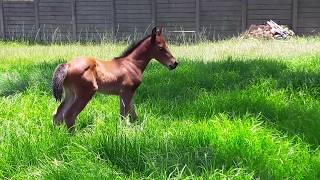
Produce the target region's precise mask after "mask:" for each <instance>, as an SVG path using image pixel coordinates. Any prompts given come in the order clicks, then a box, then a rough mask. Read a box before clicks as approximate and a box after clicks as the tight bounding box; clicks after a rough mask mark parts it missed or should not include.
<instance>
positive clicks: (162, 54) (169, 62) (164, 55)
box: [151, 27, 178, 70]
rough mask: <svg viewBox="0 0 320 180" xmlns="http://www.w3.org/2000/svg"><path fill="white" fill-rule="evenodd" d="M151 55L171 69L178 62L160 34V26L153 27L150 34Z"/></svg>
mask: <svg viewBox="0 0 320 180" xmlns="http://www.w3.org/2000/svg"><path fill="white" fill-rule="evenodd" d="M151 44H152V45H151V46H152V48H151V56H152V58H155V59H156V60H157V61H159V62H160V63H161V64H163V65H164V66H166V67H167V68H169V69H170V70H173V69H175V68H176V67H177V65H178V63H177V61H176V58H174V57H173V56H172V54H171V52H170V50H169V48H168V46H167V43H166V41H165V39H164V37H163V36H162V28H160V29H158V28H157V27H155V28H153V30H152V34H151Z"/></svg>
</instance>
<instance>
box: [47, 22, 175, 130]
mask: <svg viewBox="0 0 320 180" xmlns="http://www.w3.org/2000/svg"><path fill="white" fill-rule="evenodd" d="M161 32H162V29H158V28H156V27H155V28H154V29H153V30H152V33H151V35H149V36H147V37H145V38H144V39H142V40H141V41H139V42H138V43H136V44H134V45H132V46H131V47H129V48H128V49H127V50H126V51H125V52H124V53H123V54H122V55H121V56H120V57H116V58H114V59H112V60H111V61H101V60H97V59H95V58H92V57H79V58H75V59H73V60H71V61H70V62H68V63H66V64H60V65H58V67H57V68H56V70H55V72H54V75H53V85H52V87H53V94H54V97H55V98H56V100H58V101H60V100H61V99H62V93H63V90H64V91H65V97H64V100H63V101H62V103H61V104H60V105H59V107H58V108H57V110H56V112H55V113H54V115H53V122H54V124H61V123H62V122H63V121H65V123H66V125H67V127H68V129H69V130H73V126H74V124H75V119H76V117H77V116H78V114H79V113H80V112H81V111H82V110H83V109H84V107H85V106H86V105H87V103H88V102H89V101H90V100H91V98H92V97H93V95H94V94H95V93H96V92H101V93H104V94H111V95H118V96H119V97H120V116H121V119H123V118H125V117H128V116H129V118H130V121H131V122H133V121H135V120H136V118H137V115H136V113H135V110H134V104H133V96H134V94H135V91H136V89H137V88H138V87H139V85H140V84H141V78H142V73H143V72H144V70H145V68H146V66H147V65H148V63H149V61H150V60H151V59H153V58H154V59H156V60H158V61H159V62H160V63H161V64H163V65H164V66H166V67H168V68H169V69H170V70H172V69H175V68H176V66H177V65H178V63H177V61H176V59H175V58H174V57H173V56H172V54H171V53H170V51H169V49H168V47H167V44H166V42H165V39H164V37H163V36H162V35H161Z"/></svg>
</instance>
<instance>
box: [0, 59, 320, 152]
mask: <svg viewBox="0 0 320 180" xmlns="http://www.w3.org/2000/svg"><path fill="white" fill-rule="evenodd" d="M58 63H59V62H52V63H39V64H33V65H23V66H16V67H12V71H10V72H6V73H1V74H0V78H2V79H0V84H1V86H0V96H8V95H13V94H15V93H19V92H23V91H25V90H26V89H28V88H30V87H36V88H40V89H41V91H43V92H44V93H48V94H51V78H52V73H53V71H54V69H55V67H56V66H57V64H58ZM12 77H13V78H12ZM10 78H11V79H10ZM319 89H320V73H315V72H308V71H302V70H301V71H299V70H293V69H292V68H289V67H288V64H286V63H285V62H279V61H272V60H265V59H259V60H247V61H237V60H232V59H229V60H225V61H221V62H208V63H203V62H199V61H196V62H191V61H185V62H182V63H181V65H180V66H179V67H178V68H177V69H176V70H175V71H172V72H169V71H167V70H166V69H165V68H164V67H162V66H161V65H159V64H157V63H152V64H151V65H150V66H149V67H148V69H147V70H146V74H145V75H144V79H143V83H142V86H141V87H140V88H139V90H138V92H137V96H136V97H135V99H136V102H137V106H138V108H140V109H147V110H148V111H149V112H152V113H154V115H157V116H159V117H162V118H163V119H170V117H172V119H173V120H179V119H181V120H184V119H192V120H194V121H199V120H200V121H201V120H206V119H208V118H210V117H213V116H214V115H216V114H218V113H227V114H230V115H237V116H239V115H240V116H242V115H246V114H248V113H250V114H254V115H261V116H262V117H263V118H262V119H264V120H265V121H268V122H271V123H272V124H274V125H275V126H276V127H277V128H278V129H279V130H281V131H284V132H286V133H288V134H290V135H291V136H295V135H297V134H298V135H300V136H304V138H305V140H306V141H307V142H308V143H310V144H312V145H315V146H318V145H319V144H320V131H318V130H317V127H320V121H319V118H318V117H320V102H319V101H318V100H317V98H318V97H319V93H320V91H319ZM303 94H306V95H303ZM305 98H306V99H305ZM142 113H143V112H142ZM164 117H168V118H164Z"/></svg>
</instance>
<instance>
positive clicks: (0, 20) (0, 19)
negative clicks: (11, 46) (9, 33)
mask: <svg viewBox="0 0 320 180" xmlns="http://www.w3.org/2000/svg"><path fill="white" fill-rule="evenodd" d="M4 24H5V23H4V15H3V0H0V37H1V38H5V28H4Z"/></svg>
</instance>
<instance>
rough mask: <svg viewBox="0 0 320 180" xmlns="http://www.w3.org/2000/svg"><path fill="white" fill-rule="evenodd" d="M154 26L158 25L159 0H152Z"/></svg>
mask: <svg viewBox="0 0 320 180" xmlns="http://www.w3.org/2000/svg"><path fill="white" fill-rule="evenodd" d="M151 11H152V28H153V27H155V26H156V25H157V0H151Z"/></svg>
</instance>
